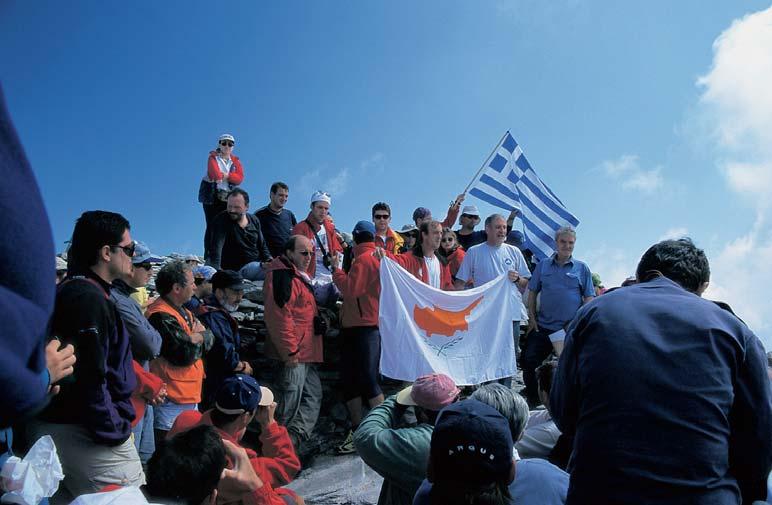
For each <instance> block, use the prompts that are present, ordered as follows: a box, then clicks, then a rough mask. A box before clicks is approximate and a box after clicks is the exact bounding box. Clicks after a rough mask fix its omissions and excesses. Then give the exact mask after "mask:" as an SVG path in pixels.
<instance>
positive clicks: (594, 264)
mask: <svg viewBox="0 0 772 505" xmlns="http://www.w3.org/2000/svg"><path fill="white" fill-rule="evenodd" d="M577 257H578V258H579V259H581V260H582V261H584V262H585V263H587V265H588V266H589V267H590V270H592V272H593V273H597V274H598V275H600V278H601V281H603V285H604V286H605V287H607V288H613V287H615V286H619V285H621V284H622V282H623V281H624V280H625V279H627V278H628V277H630V276H631V275H635V267H636V266H637V265H638V260H639V259H640V257H635V256H631V255H629V254H627V253H625V252H624V251H623V250H622V249H619V248H616V247H609V246H607V245H606V244H601V245H600V246H599V247H596V248H594V249H590V250H588V251H584V252H583V253H580V255H579V256H577Z"/></svg>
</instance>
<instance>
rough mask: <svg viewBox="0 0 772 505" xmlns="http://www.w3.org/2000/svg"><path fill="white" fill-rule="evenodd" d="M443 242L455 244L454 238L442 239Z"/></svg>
mask: <svg viewBox="0 0 772 505" xmlns="http://www.w3.org/2000/svg"><path fill="white" fill-rule="evenodd" d="M442 241H443V242H453V237H445V238H444V239H442Z"/></svg>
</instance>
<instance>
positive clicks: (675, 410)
mask: <svg viewBox="0 0 772 505" xmlns="http://www.w3.org/2000/svg"><path fill="white" fill-rule="evenodd" d="M766 368H767V367H766V356H765V354H764V350H763V348H762V346H761V343H760V342H759V340H758V338H756V336H755V335H754V334H753V333H752V332H751V331H750V330H749V329H748V327H747V326H745V324H743V323H742V322H741V321H740V320H739V319H738V318H737V317H735V316H734V315H733V314H731V313H730V312H729V311H726V310H724V309H722V308H720V307H719V306H717V305H716V304H714V303H713V302H710V301H708V300H705V299H703V298H700V297H699V296H697V295H695V294H694V293H690V292H688V291H686V290H685V289H683V288H682V287H681V286H679V285H678V284H676V283H674V282H672V281H671V280H669V279H666V278H664V277H660V278H657V279H654V280H652V281H649V282H645V283H642V284H637V285H634V286H629V287H625V288H621V289H618V290H615V291H613V292H611V293H607V294H605V295H603V296H601V297H598V298H597V299H595V300H593V301H592V302H590V303H588V304H587V305H585V306H584V307H582V308H581V309H580V310H579V311H578V312H577V315H576V318H575V319H574V320H573V321H572V322H571V324H570V326H569V327H568V330H567V334H566V339H565V348H564V350H563V354H562V355H561V357H560V363H559V365H558V368H557V371H556V375H555V379H554V382H553V386H552V393H551V396H550V407H551V410H552V415H553V418H554V420H555V424H557V426H558V428H560V430H561V432H563V433H564V434H568V435H572V434H573V435H575V439H574V452H573V455H572V457H571V460H570V462H569V467H568V470H569V473H570V474H571V480H570V485H569V490H568V501H567V502H566V503H569V504H578V503H604V504H613V503H625V504H697V503H699V504H727V503H740V499H741V498H740V497H741V492H742V494H743V498H744V500H747V502H748V503H750V502H751V501H752V500H753V499H757V500H758V499H762V500H763V499H764V498H765V497H766V489H765V481H766V477H767V474H768V473H769V470H770V468H771V467H772V400H771V399H770V384H769V379H768V378H767V372H766Z"/></svg>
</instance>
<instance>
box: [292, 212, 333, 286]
mask: <svg viewBox="0 0 772 505" xmlns="http://www.w3.org/2000/svg"><path fill="white" fill-rule="evenodd" d="M322 226H324V231H325V234H326V235H327V246H326V247H327V253H328V254H332V253H334V252H339V253H342V252H343V245H342V244H341V243H340V241H339V240H338V236H337V235H336V234H335V225H333V224H332V221H330V220H329V219H325V220H324V224H323V225H322ZM319 228H320V225H318V224H316V223H314V222H313V221H312V219H311V213H310V212H309V213H308V217H306V218H305V219H304V220H303V221H301V222H299V223H298V224H296V225H295V227H294V228H292V234H293V235H303V236H304V237H306V238H308V240H310V241H311V243H312V244H313V245H314V257H313V258H311V263H309V264H308V270H307V273H308V275H310V276H311V278H312V279H313V278H314V276H315V275H316V255H317V254H321V252H320V251H317V249H318V245H317V243H316V234H317V232H318V231H319Z"/></svg>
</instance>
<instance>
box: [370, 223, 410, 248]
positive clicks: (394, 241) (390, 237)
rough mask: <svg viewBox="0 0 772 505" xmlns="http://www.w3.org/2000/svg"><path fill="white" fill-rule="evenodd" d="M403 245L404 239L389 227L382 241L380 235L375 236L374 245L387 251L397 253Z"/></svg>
mask: <svg viewBox="0 0 772 505" xmlns="http://www.w3.org/2000/svg"><path fill="white" fill-rule="evenodd" d="M403 245H405V239H403V238H402V237H401V236H400V235H399V234H398V233H396V232H394V230H392V229H391V228H388V229H387V230H386V240H385V241H384V240H383V238H381V236H380V235H376V236H375V246H376V247H380V248H382V249H385V250H387V251H389V252H390V253H392V254H399V250H400V249H402V246H403Z"/></svg>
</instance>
